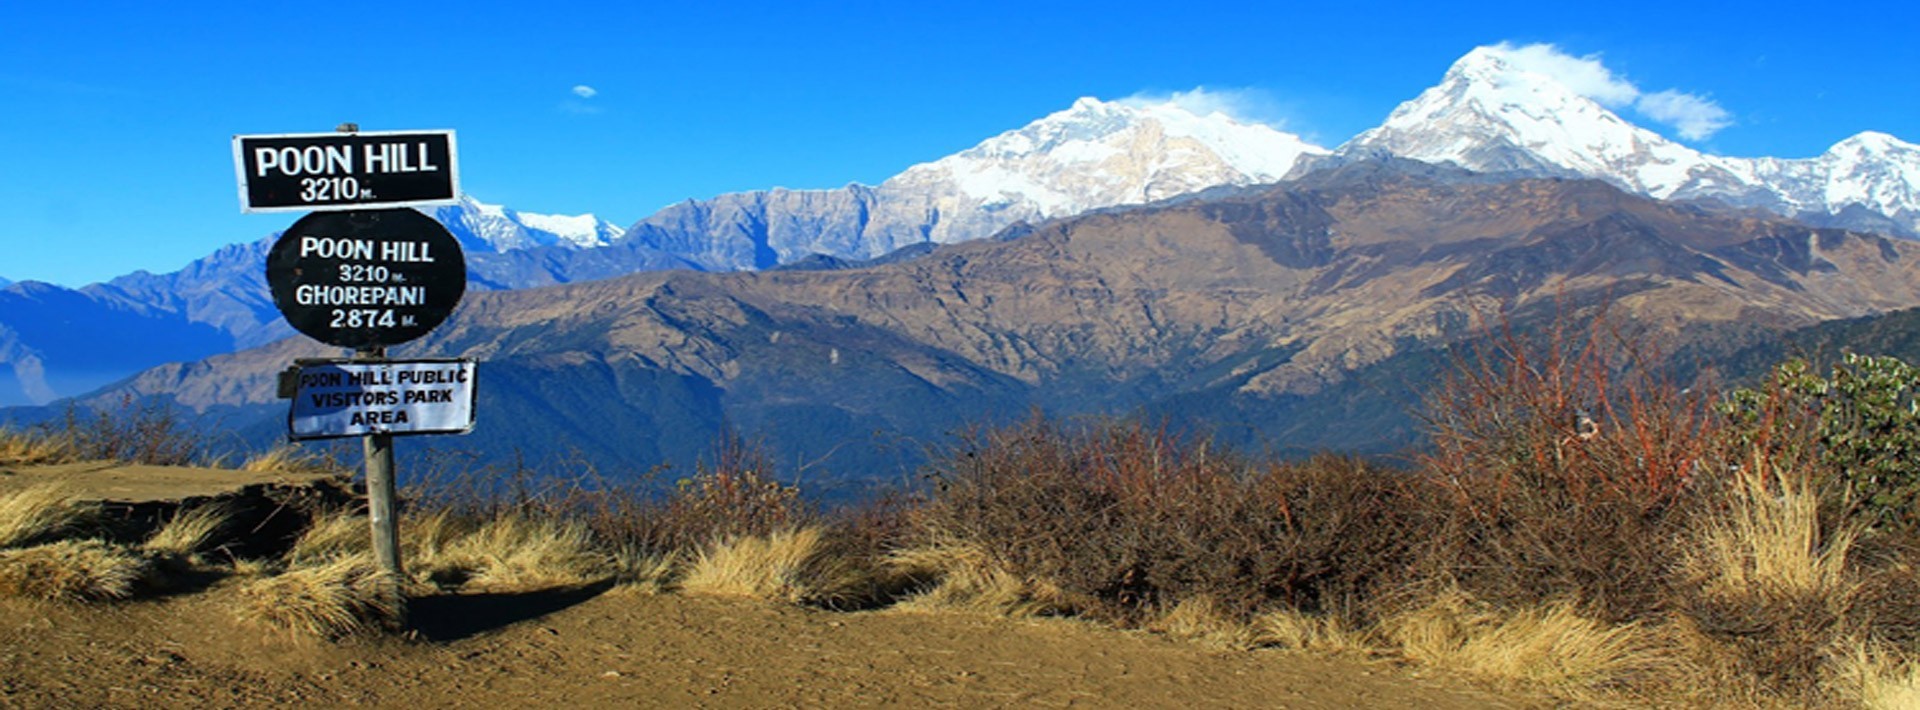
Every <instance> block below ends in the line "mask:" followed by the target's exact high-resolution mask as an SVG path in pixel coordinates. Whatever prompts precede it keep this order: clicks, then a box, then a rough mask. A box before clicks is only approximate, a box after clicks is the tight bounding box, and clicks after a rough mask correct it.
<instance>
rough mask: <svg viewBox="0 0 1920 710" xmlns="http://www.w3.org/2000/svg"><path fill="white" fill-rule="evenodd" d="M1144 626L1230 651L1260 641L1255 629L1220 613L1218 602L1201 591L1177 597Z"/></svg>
mask: <svg viewBox="0 0 1920 710" xmlns="http://www.w3.org/2000/svg"><path fill="white" fill-rule="evenodd" d="M1147 629H1148V630H1150V631H1157V632H1159V633H1163V634H1166V635H1168V636H1170V637H1173V638H1177V639H1184V640H1188V641H1196V642H1199V643H1201V644H1204V645H1207V646H1212V647H1214V648H1224V649H1229V650H1234V651H1245V650H1248V649H1251V648H1253V647H1255V646H1258V645H1260V632H1259V630H1258V629H1256V628H1255V627H1254V626H1252V625H1250V624H1246V623H1243V622H1240V621H1238V620H1236V619H1234V618H1233V617H1232V616H1230V615H1228V614H1226V613H1224V612H1223V611H1221V609H1220V604H1219V602H1217V601H1215V600H1214V598H1213V597H1210V596H1205V595H1202V596H1197V597H1192V598H1189V599H1183V600H1181V601H1180V603H1179V604H1175V605H1174V607H1173V608H1172V609H1168V610H1167V611H1166V613H1164V614H1161V615H1160V618H1158V619H1155V620H1154V621H1153V622H1152V623H1150V624H1148V625H1147Z"/></svg>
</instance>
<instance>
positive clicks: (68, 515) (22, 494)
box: [0, 485, 99, 548]
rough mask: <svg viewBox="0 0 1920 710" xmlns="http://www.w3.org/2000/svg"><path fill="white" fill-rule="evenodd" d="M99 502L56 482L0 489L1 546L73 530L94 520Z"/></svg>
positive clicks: (21, 543) (49, 536) (31, 540)
mask: <svg viewBox="0 0 1920 710" xmlns="http://www.w3.org/2000/svg"><path fill="white" fill-rule="evenodd" d="M98 512H99V506H98V505H96V504H94V503H90V502H87V501H83V500H81V499H80V497H79V496H78V495H77V494H75V493H74V492H73V491H71V490H69V489H67V488H65V487H62V486H59V485H38V486H32V487H29V488H23V489H20V490H18V491H14V492H13V493H0V548H5V547H18V546H21V545H26V544H30V543H34V542H41V541H46V540H50V539H54V538H57V537H60V536H62V535H65V534H68V533H71V532H74V531H76V530H78V529H79V528H81V527H82V526H84V525H85V524H86V523H88V522H89V521H91V520H93V519H94V517H95V516H96V515H97V513H98Z"/></svg>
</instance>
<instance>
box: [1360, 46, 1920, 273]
mask: <svg viewBox="0 0 1920 710" xmlns="http://www.w3.org/2000/svg"><path fill="white" fill-rule="evenodd" d="M1636 96H1639V97H1640V98H1641V99H1645V98H1649V97H1648V96H1642V95H1640V94H1639V90H1638V89H1636V88H1634V86H1633V85H1632V84H1630V83H1627V82H1626V81H1624V80H1620V79H1617V78H1615V77H1614V76H1613V75H1612V74H1611V73H1610V72H1608V71H1607V70H1606V68H1605V67H1603V66H1602V65H1601V64H1600V63H1599V62H1598V61H1597V60H1596V59H1594V58H1592V57H1586V58H1576V57H1570V56H1568V55H1565V54H1561V53H1560V52H1559V51H1558V50H1557V49H1555V48H1553V47H1550V46H1547V45H1531V46H1526V47H1514V46H1512V45H1507V44H1499V45H1492V46H1487V47H1478V48H1475V49H1474V50H1473V51H1471V52H1468V53H1467V54H1466V56H1463V57H1461V58H1460V59H1459V60H1458V61H1456V62H1455V63H1454V64H1453V66H1452V67H1451V68H1449V69H1448V70H1447V73H1446V75H1445V76H1444V77H1442V78H1441V80H1440V83H1439V84H1437V85H1435V86H1433V87H1432V88H1429V89H1427V90H1426V91H1423V92H1421V93H1420V95H1419V96H1417V97H1415V98H1414V99H1413V100H1411V101H1408V102H1406V103H1403V104H1401V105H1400V106H1399V107H1398V108H1395V109H1394V111H1393V113H1392V115H1390V116H1388V117H1387V120H1386V122H1385V123H1383V124H1381V125H1380V126H1379V127H1377V128H1374V129H1371V130H1369V131H1367V132H1365V133H1362V134H1360V135H1359V136H1356V137H1355V138H1354V139H1353V140H1351V141H1348V142H1347V144H1346V145H1344V146H1341V148H1340V152H1341V153H1343V154H1348V155H1368V154H1377V153H1388V154H1392V155H1397V156H1400V157H1405V158H1413V159H1416V160H1423V161H1427V162H1432V163H1453V164H1455V165H1459V166H1461V167H1464V168H1468V169H1470V170H1479V171H1483V172H1498V171H1520V172H1527V173H1535V174H1547V175H1563V176H1575V177H1589V178H1598V179H1601V180H1606V181H1608V182H1611V183H1613V184H1615V185H1618V186H1620V187H1621V188H1623V189H1626V190H1629V191H1633V192H1638V193H1641V194H1644V195H1648V196H1651V197H1655V198H1659V199H1702V198H1704V199H1715V200H1721V201H1725V202H1730V203H1733V204H1739V205H1748V206H1756V207H1764V208H1767V209H1771V210H1774V211H1777V212H1780V213H1783V214H1787V215H1790V216H1801V215H1806V216H1810V217H1818V216H1819V215H1823V214H1824V215H1829V216H1837V215H1842V214H1846V213H1849V212H1852V211H1855V210H1858V209H1860V208H1864V209H1866V210H1868V211H1870V212H1873V213H1877V214H1879V215H1884V216H1886V217H1890V218H1892V219H1893V221H1892V223H1891V227H1892V229H1894V230H1895V231H1897V232H1903V233H1906V234H1909V235H1913V234H1920V146H1915V145H1913V144H1911V143H1907V142H1904V141H1901V140H1900V139H1898V138H1895V137H1893V136H1890V135H1887V134H1885V133H1878V132H1873V131H1868V132H1864V133H1860V134H1858V135H1855V136H1852V137H1850V138H1847V139H1846V140H1843V141H1840V142H1839V143H1837V144H1835V145H1834V146H1833V148H1831V149H1830V150H1828V151H1827V152H1826V153H1824V154H1822V155H1820V156H1817V157H1813V158H1805V159H1797V160H1788V159H1779V158H1734V157H1724V156H1716V155H1708V154H1705V153H1702V152H1700V151H1697V150H1694V149H1693V148H1689V147H1687V146H1685V145H1682V144H1680V143H1677V142H1674V141H1671V140H1668V139H1667V138H1665V137H1663V136H1661V135H1660V134H1658V133H1655V132H1653V131H1650V130H1647V129H1645V128H1641V127H1639V126H1637V125H1634V124H1633V123H1631V122H1629V121H1627V120H1626V119H1624V118H1622V117H1621V116H1620V115H1619V114H1617V113H1615V112H1614V111H1613V110H1612V109H1610V108H1609V106H1626V105H1629V104H1634V103H1635V98H1636ZM1820 219H1825V218H1820ZM1859 224H1860V225H1862V226H1865V227H1868V228H1873V229H1883V228H1886V227H1887V225H1884V224H1882V223H1878V222H1872V221H1870V220H1869V221H1867V222H1861V223H1859Z"/></svg>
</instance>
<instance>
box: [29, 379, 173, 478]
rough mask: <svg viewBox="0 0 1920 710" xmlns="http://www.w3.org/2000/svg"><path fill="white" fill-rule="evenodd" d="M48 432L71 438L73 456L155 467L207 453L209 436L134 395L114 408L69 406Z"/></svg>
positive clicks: (165, 407)
mask: <svg viewBox="0 0 1920 710" xmlns="http://www.w3.org/2000/svg"><path fill="white" fill-rule="evenodd" d="M49 435H50V436H53V437H56V438H60V439H64V440H67V441H72V442H73V448H74V454H73V456H74V458H76V459H78V460H85V461H121V462H126V463H138V464H147V465H152V466H187V465H191V464H192V463H193V462H194V461H195V459H196V458H197V457H198V456H200V455H201V454H203V453H205V452H206V450H207V448H208V446H207V445H208V443H209V442H208V437H207V435H206V434H205V433H203V432H201V431H198V430H196V429H194V428H193V427H192V426H190V425H189V424H188V423H187V422H185V421H183V420H182V419H181V418H180V415H179V414H178V413H177V412H175V411H174V410H172V409H170V408H168V407H167V406H166V405H163V404H158V403H145V404H142V403H139V402H137V401H135V400H134V399H133V398H132V397H130V396H129V397H125V398H122V399H121V400H120V403H119V406H118V407H116V408H112V409H109V408H105V407H101V408H96V409H93V410H89V411H84V412H83V411H81V410H80V409H78V408H75V407H68V408H67V412H66V418H65V419H64V420H63V421H62V422H61V424H59V425H58V426H57V427H56V428H54V429H52V430H51V431H50V432H49Z"/></svg>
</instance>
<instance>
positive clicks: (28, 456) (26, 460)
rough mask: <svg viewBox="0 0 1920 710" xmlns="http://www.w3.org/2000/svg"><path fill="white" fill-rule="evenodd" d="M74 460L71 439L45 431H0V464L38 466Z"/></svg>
mask: <svg viewBox="0 0 1920 710" xmlns="http://www.w3.org/2000/svg"><path fill="white" fill-rule="evenodd" d="M73 459H74V444H73V441H72V440H71V439H68V438H65V437H60V436H56V435H53V434H52V433H51V432H48V431H45V430H14V429H0V464H8V465H13V466H38V465H44V464H58V463H68V462H71V461H73Z"/></svg>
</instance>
